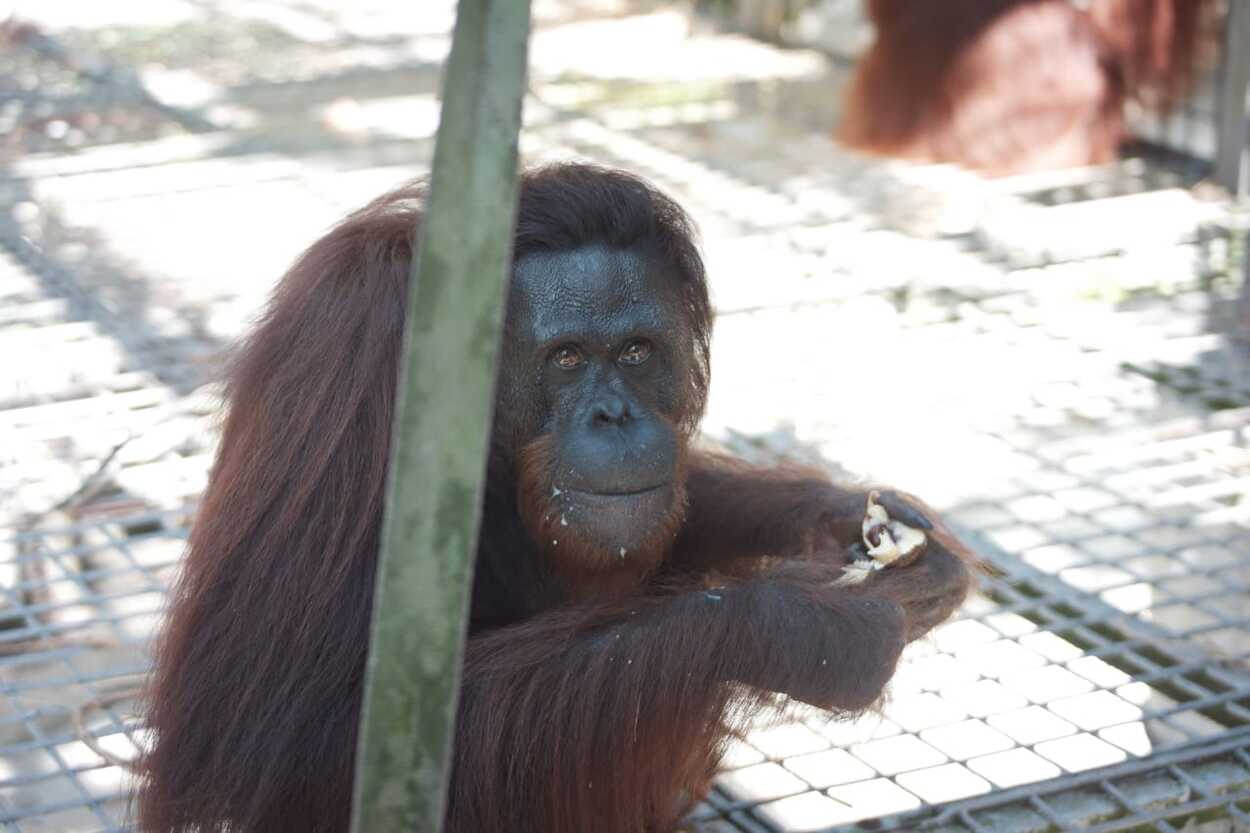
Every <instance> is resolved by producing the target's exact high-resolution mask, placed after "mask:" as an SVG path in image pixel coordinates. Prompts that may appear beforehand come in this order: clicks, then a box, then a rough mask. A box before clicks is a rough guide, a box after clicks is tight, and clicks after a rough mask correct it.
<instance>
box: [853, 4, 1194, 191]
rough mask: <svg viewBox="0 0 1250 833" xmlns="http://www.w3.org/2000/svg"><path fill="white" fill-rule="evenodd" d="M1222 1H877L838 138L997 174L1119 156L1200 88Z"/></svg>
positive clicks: (879, 151) (870, 149)
mask: <svg viewBox="0 0 1250 833" xmlns="http://www.w3.org/2000/svg"><path fill="white" fill-rule="evenodd" d="M1216 6H1217V2H1216V0H1088V2H1085V3H1075V2H1073V0H942V2H933V0H867V7H868V14H869V16H870V17H871V18H872V22H873V24H874V25H875V27H876V30H877V38H876V41H875V43H874V44H873V45H872V47H871V48H870V49H869V50H868V52H867V53H866V54H865V55H864V57H863V58H862V59H861V61H860V63H859V65H858V67H857V68H856V72H855V76H854V77H853V78H852V80H851V84H850V88H849V91H848V95H847V100H846V107H845V110H844V112H843V116H842V120H841V125H840V127H839V131H838V138H839V139H840V140H841V141H842V142H843V143H844V144H846V145H847V146H849V147H851V148H854V149H857V150H861V151H865V152H868V153H874V154H880V155H883V156H896V157H900V158H906V159H915V160H919V161H925V162H949V163H954V164H958V165H963V166H965V167H968V168H972V169H974V170H978V171H982V172H985V173H989V174H1010V173H1021V172H1027V171H1033V170H1045V169H1050V168H1062V167H1070V166H1079V165H1092V164H1099V163H1103V162H1107V161H1110V160H1111V159H1113V158H1114V157H1115V154H1116V152H1117V150H1118V148H1119V146H1120V144H1121V143H1122V142H1123V141H1124V140H1125V138H1126V135H1127V133H1126V128H1125V105H1126V103H1128V102H1129V101H1134V102H1137V103H1138V104H1139V105H1141V106H1142V107H1143V108H1145V109H1146V110H1147V111H1149V112H1152V113H1155V114H1158V115H1161V116H1166V115H1167V114H1169V113H1170V112H1172V111H1173V110H1174V108H1175V107H1176V105H1177V104H1178V103H1179V102H1180V101H1181V100H1182V99H1183V98H1184V97H1185V96H1186V95H1187V94H1188V93H1189V92H1190V91H1191V90H1192V89H1193V85H1194V80H1195V76H1196V75H1197V73H1198V70H1199V67H1200V65H1201V63H1202V57H1203V53H1204V52H1205V51H1206V50H1205V47H1206V46H1207V45H1208V43H1209V42H1210V41H1211V40H1212V39H1213V38H1212V33H1213V32H1214V31H1215V30H1216V27H1214V26H1212V25H1211V22H1212V18H1213V17H1214V13H1215V11H1216Z"/></svg>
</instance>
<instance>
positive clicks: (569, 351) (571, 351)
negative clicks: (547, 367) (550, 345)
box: [551, 344, 586, 370]
mask: <svg viewBox="0 0 1250 833" xmlns="http://www.w3.org/2000/svg"><path fill="white" fill-rule="evenodd" d="M551 360H552V361H553V362H555V364H556V367H558V368H560V369H561V370H577V368H579V367H581V366H582V365H583V364H585V363H586V360H585V359H584V358H582V353H581V351H580V350H578V349H577V348H576V347H574V346H572V345H571V344H566V345H564V346H563V347H557V348H556V351H555V352H554V353H552V354H551Z"/></svg>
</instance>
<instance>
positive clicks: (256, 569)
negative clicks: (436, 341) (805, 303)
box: [138, 166, 970, 833]
mask: <svg viewBox="0 0 1250 833" xmlns="http://www.w3.org/2000/svg"><path fill="white" fill-rule="evenodd" d="M422 197H423V195H422V192H421V191H420V189H419V188H412V187H410V188H405V189H401V190H399V191H396V192H395V193H393V194H389V195H387V196H385V197H383V198H381V199H380V200H378V201H376V202H375V203H373V204H371V205H370V206H368V207H366V208H365V209H363V210H362V211H360V212H358V213H356V214H354V215H352V216H350V217H348V218H347V219H346V220H345V221H344V222H343V223H342V224H341V225H339V226H338V227H337V228H335V229H334V230H332V231H331V232H330V233H329V234H327V235H326V236H325V237H323V238H322V239H321V240H320V241H318V242H317V243H315V244H314V245H313V246H312V247H311V248H310V249H309V250H308V251H307V252H306V253H305V254H304V255H303V256H302V257H300V259H299V260H298V261H297V262H296V264H295V265H294V267H293V268H292V269H291V271H290V272H289V273H288V274H287V276H286V277H285V278H284V279H283V281H282V282H281V284H280V286H279V287H278V289H277V292H276V294H275V296H274V298H273V301H272V303H271V305H270V308H269V311H268V313H267V314H266V316H265V317H264V319H263V320H262V321H261V322H260V323H259V326H258V327H257V329H256V331H255V332H254V333H253V335H252V336H251V338H250V339H249V340H248V342H247V343H246V345H245V346H244V349H243V350H242V351H241V353H240V355H239V359H238V361H237V362H236V365H235V367H234V370H233V373H232V376H231V381H230V387H229V401H230V410H229V414H228V417H227V420H226V422H225V426H224V433H223V437H222V443H221V451H220V454H219V457H218V460H217V462H216V465H215V467H214V469H213V472H212V477H211V480H210V484H209V488H208V491H207V493H206V494H205V496H204V501H203V505H202V509H201V511H200V515H199V517H198V519H197V521H196V524H195V527H194V529H193V531H192V535H191V540H190V544H189V550H188V554H187V557H186V561H185V565H184V568H183V573H182V575H181V577H180V579H179V581H178V583H177V585H176V587H175V589H174V591H173V594H172V599H171V602H170V612H169V620H168V623H167V625H166V628H165V631H164V634H163V638H162V640H161V642H160V644H159V649H158V651H157V655H156V670H155V673H154V675H153V678H152V681H151V686H150V691H149V700H150V704H149V711H148V723H149V726H150V728H151V730H152V732H153V737H154V741H153V746H152V749H151V751H150V753H149V754H148V755H147V756H146V757H145V759H144V760H143V762H142V767H141V776H142V780H141V784H140V789H139V794H138V809H139V823H140V828H141V829H142V830H144V831H148V833H175V831H176V833H193V831H194V833H203V832H204V831H210V830H230V831H232V833H344V831H346V829H347V825H348V817H349V810H350V801H351V783H352V768H353V758H354V753H355V749H356V725H357V719H358V716H359V714H358V713H359V708H360V697H361V678H362V673H363V667H364V661H365V655H366V650H367V640H368V632H369V627H368V624H369V608H370V603H371V599H372V591H373V581H374V565H375V558H376V551H377V546H378V533H379V525H380V520H381V513H382V503H383V492H384V484H385V478H386V467H387V459H388V445H389V439H388V438H389V435H390V429H391V420H392V415H393V401H394V393H395V385H396V379H397V377H398V362H399V348H400V340H401V333H402V328H403V309H404V299H405V290H406V285H407V279H408V278H407V276H408V269H409V262H410V260H411V257H412V244H411V240H412V236H413V230H414V228H415V227H416V225H417V223H418V221H419V219H420V203H421V200H422ZM596 212H597V213H596ZM631 228H632V229H634V230H635V231H636V233H637V235H641V237H640V238H638V239H635V238H633V237H630V234H633V232H629V231H628V230H629V229H631ZM611 235H621V237H620V239H615V238H612V237H611ZM666 235H667V236H666ZM595 241H598V242H600V243H603V244H605V245H616V246H627V247H634V246H645V247H646V249H645V250H647V251H652V252H654V253H655V256H658V257H665V258H670V259H672V260H673V261H674V262H675V263H676V264H678V267H679V268H678V269H677V271H678V272H679V273H681V274H683V275H685V276H686V277H685V280H686V282H687V284H686V285H685V287H684V290H683V291H684V293H685V294H684V296H683V297H684V300H683V301H682V303H683V308H684V309H686V315H687V316H688V317H689V318H690V321H691V327H692V331H693V345H694V346H692V347H691V350H692V352H693V353H694V354H696V355H694V356H693V358H692V360H691V365H690V370H689V372H690V374H691V389H690V390H689V391H688V393H687V394H686V398H685V399H684V400H682V401H684V403H685V404H684V406H683V407H682V409H681V412H680V413H675V414H670V415H667V416H668V417H671V419H672V421H673V423H674V424H675V425H678V426H680V436H681V437H682V438H683V442H685V441H686V440H688V439H689V437H690V435H691V434H692V433H693V431H694V428H695V426H696V425H697V423H698V419H699V416H700V414H701V412H702V405H703V401H704V395H705V393H706V356H705V355H704V356H703V359H702V360H699V355H698V354H700V353H702V352H703V351H704V350H705V347H706V343H707V339H706V336H707V328H708V327H709V326H710V307H709V305H708V303H707V294H706V285H705V284H704V282H703V275H702V265H701V262H698V258H697V252H695V250H694V249H693V247H692V246H691V245H690V237H689V231H688V228H687V225H686V224H685V221H684V215H681V214H680V209H677V208H676V207H675V205H672V204H670V203H667V202H664V198H662V196H660V195H657V194H655V193H653V192H651V191H649V189H647V187H646V186H645V184H642V183H640V181H638V180H635V179H633V178H632V177H628V176H627V175H624V174H619V173H614V172H606V171H602V170H600V169H595V168H589V167H585V166H559V167H556V168H549V169H544V170H540V171H537V172H532V173H530V174H527V175H526V177H525V178H523V180H522V188H521V208H520V213H519V219H518V236H517V246H518V250H519V251H524V250H525V248H526V247H527V246H538V245H540V244H541V245H543V246H547V247H549V248H550V247H556V248H557V250H558V249H559V248H562V247H563V248H567V247H573V246H576V245H579V244H585V243H588V242H595ZM657 241H658V242H657ZM692 253H693V254H692ZM700 345H701V346H700ZM513 387H515V386H513ZM500 389H501V391H504V393H501V396H505V398H506V397H508V396H512V397H513V398H514V401H513V402H512V403H511V405H510V406H509V407H502V408H499V409H497V424H496V427H495V432H494V434H493V436H492V452H491V459H490V465H489V477H488V482H487V486H486V495H485V500H484V512H483V521H482V524H483V525H482V532H481V541H480V544H479V549H478V555H477V564H476V571H475V576H474V593H473V601H472V611H471V618H470V627H469V640H468V643H467V646H466V649H465V660H464V676H463V683H462V689H461V695H460V710H459V717H458V720H457V729H456V742H455V758H454V764H453V767H454V768H453V777H452V779H451V786H450V792H449V796H448V808H447V816H446V830H447V831H448V832H449V833H587V832H588V831H595V832H596V833H644V831H645V832H646V833H663V831H670V830H672V829H673V828H674V827H675V826H676V825H677V824H678V822H679V819H680V818H681V816H682V814H683V812H684V811H685V808H686V807H687V806H688V805H689V802H690V801H691V800H692V799H694V798H695V797H697V796H698V795H699V794H700V792H701V791H702V790H703V789H704V788H705V786H706V784H707V782H708V779H709V778H710V776H711V774H712V773H713V771H714V769H715V767H716V764H717V761H718V758H719V753H720V747H721V745H722V743H723V742H724V740H725V739H726V737H728V736H729V734H730V733H731V732H732V731H733V730H734V729H733V727H734V724H735V722H736V720H737V719H738V717H740V716H741V715H742V714H743V713H745V712H748V711H750V710H751V709H753V708H754V707H755V706H757V705H758V704H759V703H760V702H762V701H764V700H766V699H768V698H770V697H773V696H775V695H774V694H773V692H778V693H783V694H786V695H789V696H791V697H794V698H797V699H799V700H803V701H806V702H809V703H814V704H817V705H820V706H823V707H825V708H830V709H837V710H840V711H855V710H859V709H863V708H866V707H868V706H870V705H871V704H872V703H873V702H874V701H876V700H877V698H878V697H879V696H880V694H881V691H882V688H883V686H884V685H885V684H886V682H887V681H888V679H889V678H890V676H891V674H892V673H893V671H894V667H895V663H896V662H897V660H898V656H899V652H900V651H901V649H902V647H903V644H904V642H905V640H906V639H909V638H914V637H916V636H918V635H920V634H921V633H923V632H925V631H926V630H928V629H929V628H931V627H932V626H933V625H935V624H937V622H939V621H941V620H942V619H943V618H945V617H946V616H948V615H949V614H950V613H951V611H952V610H953V609H954V608H955V607H956V606H957V605H958V603H959V602H960V600H962V598H963V597H964V594H965V593H966V592H967V590H968V587H969V584H970V579H969V575H968V571H967V570H966V568H965V567H964V566H963V561H961V559H967V558H968V556H967V553H966V550H964V549H963V548H962V547H961V546H960V545H959V543H958V542H957V541H956V540H955V539H954V538H953V537H952V536H950V535H949V533H948V532H947V531H946V530H944V529H942V528H940V527H939V529H937V530H935V531H934V533H933V537H932V541H931V544H930V546H929V547H928V548H927V549H926V552H925V556H924V558H922V559H921V560H920V562H919V563H918V564H917V565H915V566H909V567H907V568H905V569H901V570H897V571H896V570H888V571H884V573H883V574H882V575H881V576H880V578H876V577H874V579H872V580H870V581H869V582H868V583H867V584H865V585H863V586H861V587H860V588H857V589H856V590H853V591H852V590H841V589H834V588H831V587H829V586H828V585H829V582H830V580H831V579H833V578H834V577H836V576H837V575H838V574H839V570H840V567H841V564H842V552H843V548H844V547H845V545H847V544H849V543H850V542H851V541H853V540H855V538H856V537H857V535H858V531H857V530H858V525H859V519H860V517H861V515H862V512H863V506H864V503H863V501H864V494H863V492H862V491H857V490H851V489H843V488H839V487H837V486H835V485H833V484H832V483H830V482H829V481H828V480H826V479H825V478H824V477H823V476H820V475H817V474H814V473H810V472H797V471H781V470H778V471H769V470H764V469H760V468H757V467H753V466H747V465H745V464H743V463H738V462H736V461H733V460H730V459H728V458H722V457H718V456H714V455H709V454H706V453H702V452H698V451H695V450H688V451H687V452H686V455H685V457H686V462H685V464H684V466H685V469H686V471H687V475H686V476H685V478H684V480H685V482H684V487H685V489H684V491H685V495H684V498H683V496H682V494H681V490H677V493H676V494H675V496H674V501H673V508H672V511H671V512H670V514H669V516H668V517H667V518H657V519H656V524H657V526H656V529H657V532H656V534H655V536H654V540H653V541H652V542H651V544H650V545H649V547H644V549H647V550H648V552H645V553H639V554H638V556H639V557H638V560H637V561H636V562H635V561H633V560H630V559H625V560H623V562H622V564H621V565H617V564H615V563H612V564H611V567H612V568H613V569H603V570H600V569H599V567H598V562H596V563H592V564H591V565H590V566H586V565H579V563H578V562H577V560H576V559H577V558H579V557H580V558H583V559H587V560H593V559H602V554H601V553H596V552H594V550H593V547H589V546H576V547H574V546H573V545H572V544H573V539H572V538H570V539H568V540H569V542H570V548H569V550H568V552H567V553H565V554H562V555H560V556H559V558H557V559H555V560H554V561H553V560H552V559H551V557H550V556H551V555H552V553H551V552H550V550H549V548H544V547H539V546H536V543H535V541H534V537H535V536H534V534H533V533H534V531H535V530H541V531H542V532H543V534H546V531H547V530H548V529H549V527H547V526H545V525H544V523H545V522H544V520H543V519H542V518H539V517H538V514H539V513H541V512H544V511H546V510H547V509H548V508H549V502H548V501H547V500H546V499H545V498H544V493H545V491H546V490H547V489H548V488H549V486H550V483H551V453H552V452H551V449H550V443H549V441H548V440H545V439H543V438H542V437H541V436H540V438H539V439H538V440H533V439H529V440H524V442H525V443H526V444H527V445H528V447H527V448H518V447H516V446H517V445H518V444H519V443H521V442H522V440H521V439H519V438H520V437H521V436H522V435H523V434H524V433H525V432H524V431H522V430H521V429H520V428H518V427H517V424H514V423H515V418H514V417H513V415H514V414H516V413H518V412H519V411H523V410H524V409H525V408H527V407H532V403H527V402H526V401H524V399H525V397H524V396H523V395H522V394H516V393H511V394H509V393H507V391H508V390H509V389H510V386H509V380H501V383H500ZM509 419H513V422H512V423H509V422H508V420H509ZM500 420H503V421H502V422H501V421H500ZM678 468H679V471H678V474H677V478H678V480H681V479H682V476H681V473H680V469H681V466H679V467H678ZM686 505H688V506H689V509H688V511H685V512H683V509H684V508H685V506H686ZM916 505H917V506H921V508H923V507H922V505H920V504H918V503H917V504H916ZM928 514H929V516H930V517H932V514H931V513H928ZM561 559H563V560H561ZM587 576H590V577H591V578H589V579H588V578H587ZM722 585H723V586H722Z"/></svg>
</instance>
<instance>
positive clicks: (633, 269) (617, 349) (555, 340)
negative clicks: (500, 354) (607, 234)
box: [499, 246, 690, 553]
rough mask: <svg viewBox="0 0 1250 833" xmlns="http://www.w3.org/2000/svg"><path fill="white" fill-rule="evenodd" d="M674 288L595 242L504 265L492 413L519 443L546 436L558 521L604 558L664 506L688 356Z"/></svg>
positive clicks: (657, 273) (670, 497) (637, 536)
mask: <svg viewBox="0 0 1250 833" xmlns="http://www.w3.org/2000/svg"><path fill="white" fill-rule="evenodd" d="M676 281H677V278H676V277H675V276H674V275H672V274H671V273H670V272H669V271H668V270H667V269H666V268H665V267H664V266H662V265H660V264H658V263H656V262H654V260H653V259H652V258H648V257H647V256H646V255H644V254H643V253H640V252H637V251H620V250H613V249H607V248H603V247H598V246H595V247H587V248H582V249H577V250H574V251H571V252H539V253H534V254H530V255H528V256H526V257H524V258H522V259H521V260H520V261H518V262H517V264H516V266H515V268H514V273H513V281H512V289H511V298H510V300H509V314H510V318H509V322H508V323H509V331H510V332H509V336H510V338H509V342H508V343H509V344H510V346H511V348H512V351H511V353H510V355H509V356H507V357H506V358H505V367H504V370H503V372H502V373H501V378H502V379H505V380H511V382H510V383H509V386H510V388H511V390H508V391H502V392H501V402H500V406H499V407H500V408H501V409H504V410H503V411H501V413H500V414H499V416H500V419H501V420H503V421H508V422H512V423H513V425H512V430H513V431H514V432H516V434H518V435H519V436H518V440H519V444H520V445H525V444H527V443H529V442H531V441H532V440H534V439H535V438H537V437H540V436H546V437H548V438H549V440H550V442H551V443H552V449H551V450H552V454H553V456H554V465H553V468H552V477H551V479H552V482H551V490H552V494H553V496H554V497H555V498H556V500H555V501H553V503H554V504H556V505H557V506H558V507H559V510H560V511H561V512H562V515H563V516H564V517H563V519H562V523H566V524H567V525H569V526H574V527H575V529H576V531H577V533H578V534H579V535H580V536H581V537H583V538H585V539H587V540H588V541H590V542H592V543H594V544H595V545H596V548H602V550H603V551H605V552H610V553H617V552H618V551H620V550H624V551H625V552H628V551H630V550H631V549H634V548H635V547H637V546H639V544H640V543H641V542H642V541H643V540H644V539H646V538H647V536H648V535H649V534H650V533H651V531H652V530H653V528H654V527H655V525H656V523H657V522H658V521H659V520H660V519H661V518H663V517H664V516H665V515H666V514H667V513H668V512H669V510H670V508H671V507H672V504H673V501H674V485H675V482H674V481H675V478H676V476H677V465H678V459H679V453H680V452H679V448H680V438H679V437H678V433H677V430H676V428H675V427H674V422H675V420H676V418H677V415H678V414H679V413H680V412H681V408H682V406H683V403H682V402H681V401H680V400H681V396H682V395H683V393H682V392H683V391H684V390H685V389H686V388H685V382H686V379H687V375H688V373H689V366H688V362H689V358H688V356H689V352H690V347H689V343H690V333H689V328H688V325H687V324H686V322H685V321H684V320H683V317H682V315H681V306H680V302H679V299H678V297H677V293H676V292H675V291H674V286H675V285H676ZM519 403H528V405H529V407H528V408H517V409H515V410H514V411H513V412H512V413H507V412H505V411H506V409H508V408H509V407H515V405H516V404H519ZM553 540H558V539H553ZM545 543H546V542H544V544H545Z"/></svg>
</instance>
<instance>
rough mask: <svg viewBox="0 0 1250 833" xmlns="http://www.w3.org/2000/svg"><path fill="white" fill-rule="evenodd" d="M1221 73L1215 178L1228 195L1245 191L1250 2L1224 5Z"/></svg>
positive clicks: (1249, 136)
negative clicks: (1225, 9)
mask: <svg viewBox="0 0 1250 833" xmlns="http://www.w3.org/2000/svg"><path fill="white" fill-rule="evenodd" d="M1223 61H1224V66H1223V72H1222V74H1221V79H1220V80H1221V83H1220V88H1219V93H1218V94H1219V135H1218V136H1217V140H1216V143H1217V147H1216V159H1215V178H1216V180H1217V181H1218V182H1219V184H1220V185H1223V186H1224V187H1225V188H1227V189H1228V190H1229V191H1230V192H1231V193H1232V194H1234V195H1240V194H1242V193H1244V192H1245V186H1246V179H1247V176H1250V172H1248V171H1247V170H1246V168H1247V162H1246V156H1247V154H1248V153H1250V148H1248V147H1247V142H1250V128H1248V123H1247V109H1246V108H1247V103H1248V102H1247V90H1248V89H1250V3H1246V2H1244V0H1235V2H1232V3H1229V4H1228V18H1227V20H1226V21H1225V24H1224V55H1223Z"/></svg>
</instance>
